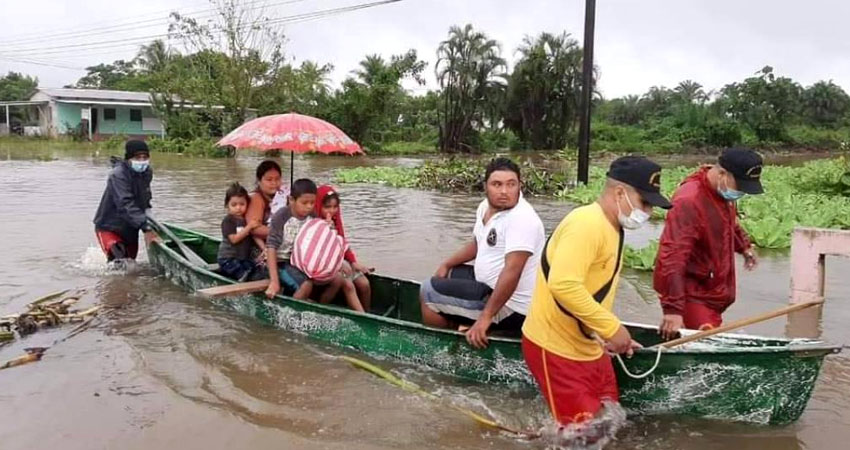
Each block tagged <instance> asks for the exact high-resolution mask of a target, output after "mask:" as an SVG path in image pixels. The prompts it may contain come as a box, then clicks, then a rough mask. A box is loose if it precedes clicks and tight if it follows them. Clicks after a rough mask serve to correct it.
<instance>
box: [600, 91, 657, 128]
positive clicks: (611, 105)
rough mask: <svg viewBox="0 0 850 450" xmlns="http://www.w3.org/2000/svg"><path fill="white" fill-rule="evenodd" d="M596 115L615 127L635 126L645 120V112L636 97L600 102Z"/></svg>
mask: <svg viewBox="0 0 850 450" xmlns="http://www.w3.org/2000/svg"><path fill="white" fill-rule="evenodd" d="M597 114H598V115H599V116H600V117H601V118H603V120H605V121H607V122H610V123H612V124H615V125H637V124H639V123H640V122H641V121H643V120H644V119H645V116H646V110H645V108H644V105H643V104H642V103H641V101H640V97H639V96H637V95H627V96H625V97H621V98H615V99H612V100H607V101H602V102H601V103H600V105H599V107H598V108H597Z"/></svg>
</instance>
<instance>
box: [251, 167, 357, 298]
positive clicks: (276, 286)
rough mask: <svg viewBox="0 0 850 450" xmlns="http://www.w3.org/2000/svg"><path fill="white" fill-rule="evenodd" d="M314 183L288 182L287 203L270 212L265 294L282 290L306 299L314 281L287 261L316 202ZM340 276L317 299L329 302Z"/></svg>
mask: <svg viewBox="0 0 850 450" xmlns="http://www.w3.org/2000/svg"><path fill="white" fill-rule="evenodd" d="M316 191H317V188H316V183H314V182H313V181H312V180H308V179H306V178H302V179H299V180H295V182H294V183H292V188H291V189H290V194H289V205H288V206H285V207H283V208H281V209H279V210H278V211H277V212H275V213H274V215H272V220H271V224H270V225H269V237H268V240H267V241H266V260H267V261H268V266H269V279H270V280H269V287H268V289H266V296H267V297H269V298H272V297H274V296H275V295H277V294H278V293H279V292H280V291H281V288H283V293H284V294H286V295H291V296H292V297H294V298H296V299H299V300H308V299H309V297H310V294H311V293H312V292H313V287H314V286H315V285H316V284H319V283H317V282H315V280H311V279H310V278H309V277H307V275H306V274H304V272H302V271H301V270H299V269H298V268H297V267H295V266H293V265H292V263H291V257H292V250H293V247H294V245H295V240H296V238H297V237H298V233H299V232H300V231H301V228H302V227H303V226H304V225H305V224H306V223H307V222H308V221H309V220H310V219H311V218H312V217H313V212H314V210H315V204H316ZM343 284H344V280H343V278H342V277H341V276H337V277H334V278H333V279H332V280H331V281H330V282H328V283H327V287H326V288H325V289H324V291H323V292H322V295H321V297H320V298H319V301H320V302H321V303H330V301H331V300H333V298H334V297H335V296H336V294H337V293H338V292H339V290H340V288H342V287H343Z"/></svg>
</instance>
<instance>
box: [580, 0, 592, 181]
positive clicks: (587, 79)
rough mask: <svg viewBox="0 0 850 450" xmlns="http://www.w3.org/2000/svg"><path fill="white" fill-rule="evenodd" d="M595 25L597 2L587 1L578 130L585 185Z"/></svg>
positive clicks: (588, 150) (581, 178)
mask: <svg viewBox="0 0 850 450" xmlns="http://www.w3.org/2000/svg"><path fill="white" fill-rule="evenodd" d="M595 24H596V0H585V6H584V56H583V58H582V63H583V64H582V71H581V78H582V81H581V111H579V128H578V181H579V183H584V184H587V182H588V181H589V176H590V175H589V173H590V106H591V100H592V97H593V27H594V26H595Z"/></svg>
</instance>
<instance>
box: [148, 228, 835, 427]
mask: <svg viewBox="0 0 850 450" xmlns="http://www.w3.org/2000/svg"><path fill="white" fill-rule="evenodd" d="M168 226H169V228H171V229H172V231H174V232H175V233H176V234H177V235H178V237H180V239H181V240H184V242H185V243H186V244H187V245H189V247H191V248H192V249H193V250H194V251H196V252H197V253H198V254H199V255H201V256H202V257H204V258H205V259H206V260H207V261H213V260H214V259H215V254H216V250H217V248H218V241H217V240H215V239H213V238H210V237H209V236H206V235H203V234H201V233H196V232H193V231H191V230H186V229H183V228H180V227H176V226H171V225H168ZM148 255H149V257H150V260H151V263H152V264H153V265H154V266H155V267H156V268H158V269H159V270H160V271H161V272H162V273H163V274H164V275H165V276H166V277H167V278H169V279H171V280H172V281H174V282H176V283H178V284H180V285H182V286H185V287H187V288H189V289H191V290H197V289H202V288H208V287H212V286H217V285H224V284H229V283H233V281H232V280H229V279H227V278H225V277H222V276H220V275H218V274H216V273H214V272H212V271H210V270H207V269H206V268H198V267H196V266H193V265H191V264H190V263H189V262H188V261H187V260H186V259H185V258H183V257H182V256H181V254H180V253H179V252H178V251H177V250H176V249H173V248H171V246H170V244H169V243H167V242H166V243H155V244H152V245H151V246H150V247H149V248H148ZM370 281H371V283H372V287H373V313H371V314H363V313H357V312H354V311H351V310H348V309H345V308H342V307H339V306H334V305H319V304H315V303H307V302H303V301H299V300H295V299H292V298H288V297H282V296H278V297H276V298H275V299H273V300H269V299H266V298H265V297H263V296H261V295H251V296H240V297H235V298H221V299H213V300H211V301H213V302H215V303H217V304H219V305H220V306H222V307H226V308H229V309H231V310H233V311H236V312H238V313H240V314H244V315H247V316H251V317H254V318H256V319H258V320H260V321H262V322H264V323H266V324H270V325H273V326H275V327H278V328H281V329H284V330H287V331H291V332H295V333H299V334H303V335H306V336H309V337H310V338H313V339H316V340H318V341H322V342H326V343H329V344H333V345H336V346H340V347H346V348H350V349H354V350H357V351H359V352H363V353H366V354H369V355H371V356H374V357H379V358H381V357H385V358H392V359H395V360H399V361H404V362H407V363H411V364H415V365H421V366H427V367H430V368H432V369H435V370H437V371H440V372H443V373H447V374H451V375H455V376H458V377H462V378H465V379H469V380H474V381H477V382H483V383H500V384H503V385H504V384H506V385H507V386H505V387H506V388H516V389H529V388H531V386H533V384H534V381H533V379H532V377H531V375H530V373H529V372H528V370H527V368H526V365H525V362H524V360H523V356H522V350H521V347H520V341H519V340H518V339H516V338H508V337H499V336H494V337H492V338H491V340H490V345H489V346H488V348H487V349H485V350H475V349H473V348H471V347H470V346H469V345H467V343H466V340H465V339H464V336H463V335H462V334H460V333H458V332H456V331H450V330H439V329H434V328H429V327H425V326H422V325H421V324H420V323H419V319H420V312H419V303H418V289H419V286H418V284H417V283H415V282H412V281H407V280H399V279H394V278H390V277H384V276H379V275H375V276H370ZM630 330H631V331H632V334H633V336H634V337H635V338H636V339H637V340H638V341H640V342H643V343H644V344H645V345H652V344H654V343H656V342H658V337H657V333H656V330H655V329H654V328H653V327H648V326H640V325H630ZM840 349H841V347H839V346H830V345H826V344H823V343H822V342H819V341H809V340H805V341H804V340H797V341H790V340H786V339H768V338H757V337H741V336H738V335H719V336H718V337H716V338H714V339H712V342H711V345H700V344H694V345H691V346H688V347H686V348H685V349H682V350H670V351H666V352H664V353H663V354H662V356H661V360H660V362H659V364H658V366H657V368H656V369H655V370H654V372H653V373H652V374H651V375H649V376H648V377H646V378H644V379H639V380H638V379H634V378H631V377H629V376H627V375H626V374H625V372H624V371H623V370H622V369H621V368H620V367H619V366H618V365H617V364H615V369H616V371H617V379H618V383H619V386H620V401H621V403H622V404H623V406H625V407H626V408H627V409H628V410H629V411H630V412H632V413H639V414H677V415H687V416H694V417H706V418H713V419H720V420H727V421H744V422H752V423H763V424H786V423H790V422H793V421H795V420H796V419H797V418H799V417H800V415H801V414H802V413H803V411H804V410H805V407H806V404H807V402H808V399H809V397H810V395H811V392H812V390H813V388H814V385H815V381H816V380H817V376H818V373H819V371H820V367H821V364H822V362H823V358H824V357H825V356H826V355H827V354H830V353H837V352H838V351H840ZM655 359H656V353H655V351H653V350H642V351H639V352H637V353H636V354H635V355H634V357H632V358H630V359H628V360H626V364H627V366H628V368H629V370H630V371H631V372H632V373H643V372H644V371H646V370H648V369H650V368H651V367H652V366H653V364H654V362H655Z"/></svg>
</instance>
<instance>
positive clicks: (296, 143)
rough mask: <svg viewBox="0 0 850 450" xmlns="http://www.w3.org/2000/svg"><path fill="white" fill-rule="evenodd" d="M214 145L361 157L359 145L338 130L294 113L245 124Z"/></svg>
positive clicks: (318, 120) (313, 118)
mask: <svg viewBox="0 0 850 450" xmlns="http://www.w3.org/2000/svg"><path fill="white" fill-rule="evenodd" d="M218 145H220V146H225V145H230V146H233V147H236V148H237V149H253V150H261V151H265V150H286V151H290V152H293V153H307V152H320V153H344V154H348V155H354V154H357V153H363V149H361V148H360V145H359V144H358V143H356V142H354V141H353V140H352V139H351V138H350V137H348V136H347V135H346V134H345V133H343V132H342V130H340V129H339V128H337V127H335V126H333V125H331V124H330V123H328V122H325V121H324V120H322V119H317V118H315V117H311V116H305V115H301V114H295V113H289V114H275V115H272V116H263V117H258V118H256V119H253V120H249V121H248V122H245V123H243V124H242V125H241V126H240V127H239V128H237V129H235V130H233V131H231V132H230V133H229V134H228V135H227V136H225V137H223V138H222V139H221V140H220V141H218Z"/></svg>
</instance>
